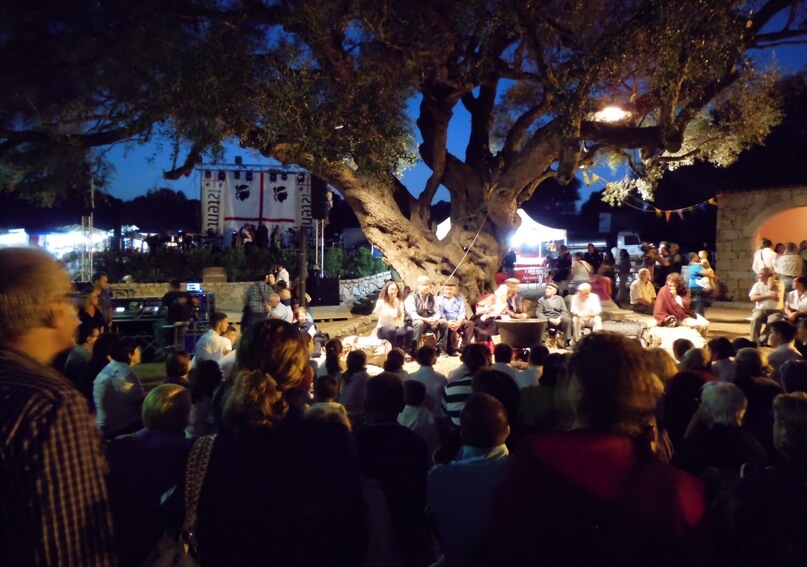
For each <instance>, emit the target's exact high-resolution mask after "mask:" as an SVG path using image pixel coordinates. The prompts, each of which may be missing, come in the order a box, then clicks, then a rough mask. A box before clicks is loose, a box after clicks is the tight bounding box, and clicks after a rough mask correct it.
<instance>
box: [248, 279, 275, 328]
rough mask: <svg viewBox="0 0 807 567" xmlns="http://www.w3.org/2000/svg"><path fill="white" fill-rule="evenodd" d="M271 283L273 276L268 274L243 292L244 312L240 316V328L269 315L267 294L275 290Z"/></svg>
mask: <svg viewBox="0 0 807 567" xmlns="http://www.w3.org/2000/svg"><path fill="white" fill-rule="evenodd" d="M273 285H275V276H273V275H272V274H269V275H267V276H266V277H265V278H264V279H263V280H259V281H257V282H255V283H253V284H252V285H251V286H249V287H248V288H247V291H246V292H245V293H244V313H243V315H242V316H241V328H242V329H246V328H247V327H249V326H250V325H251V324H252V323H257V322H258V321H262V320H264V319H266V317H267V316H268V315H269V296H270V295H272V294H273V293H274V292H275V290H274V288H273V287H272V286H273Z"/></svg>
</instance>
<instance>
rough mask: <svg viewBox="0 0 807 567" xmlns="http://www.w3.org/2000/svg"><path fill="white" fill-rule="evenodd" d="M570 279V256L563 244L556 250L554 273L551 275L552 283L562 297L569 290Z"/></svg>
mask: <svg viewBox="0 0 807 567" xmlns="http://www.w3.org/2000/svg"><path fill="white" fill-rule="evenodd" d="M571 277H572V255H571V254H570V253H569V249H568V248H566V245H565V244H562V245H561V246H560V248H559V249H558V260H557V262H556V264H555V273H554V274H552V281H553V282H555V283H556V284H557V286H558V290H559V291H560V292H561V294H562V295H566V293H567V292H568V290H569V280H570V279H571Z"/></svg>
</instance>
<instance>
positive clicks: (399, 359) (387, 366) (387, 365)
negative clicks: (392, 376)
mask: <svg viewBox="0 0 807 567" xmlns="http://www.w3.org/2000/svg"><path fill="white" fill-rule="evenodd" d="M404 362H406V354H404V351H402V350H401V349H399V348H394V349H392V350H391V351H389V352H388V353H387V358H386V360H384V371H385V372H397V371H398V370H400V369H401V368H403V365H404Z"/></svg>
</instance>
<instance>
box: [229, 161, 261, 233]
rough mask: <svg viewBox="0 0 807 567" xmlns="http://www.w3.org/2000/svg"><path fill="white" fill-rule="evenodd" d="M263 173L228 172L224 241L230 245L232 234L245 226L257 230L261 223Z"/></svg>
mask: <svg viewBox="0 0 807 567" xmlns="http://www.w3.org/2000/svg"><path fill="white" fill-rule="evenodd" d="M261 175H262V174H261V173H260V172H258V171H228V172H227V178H226V181H225V183H224V187H225V188H224V191H223V192H222V193H223V195H224V196H225V197H224V239H225V245H228V246H229V244H230V240H231V237H232V232H233V231H235V232H238V231H239V230H241V228H242V227H244V226H245V225H248V224H251V225H254V226H255V227H256V228H257V227H258V225H259V224H260V221H261Z"/></svg>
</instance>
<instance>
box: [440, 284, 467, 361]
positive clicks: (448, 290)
mask: <svg viewBox="0 0 807 567" xmlns="http://www.w3.org/2000/svg"><path fill="white" fill-rule="evenodd" d="M437 307H438V309H439V310H440V313H441V314H442V315H443V318H444V319H445V320H446V323H447V326H448V336H447V339H446V353H447V354H448V355H449V356H459V341H460V338H462V344H464V345H467V344H468V343H470V342H471V338H473V336H474V324H473V322H471V321H470V320H469V319H468V318H467V316H466V309H467V305H466V304H465V299H464V298H463V297H462V296H461V295H458V294H457V284H456V283H455V282H453V281H447V282H446V283H444V284H443V294H442V295H441V296H439V297H438V298H437Z"/></svg>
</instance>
